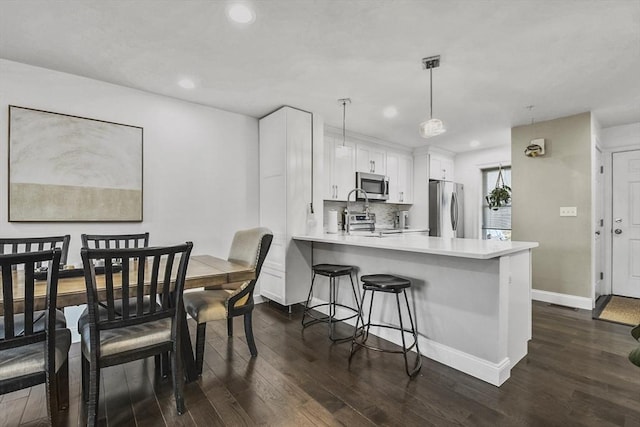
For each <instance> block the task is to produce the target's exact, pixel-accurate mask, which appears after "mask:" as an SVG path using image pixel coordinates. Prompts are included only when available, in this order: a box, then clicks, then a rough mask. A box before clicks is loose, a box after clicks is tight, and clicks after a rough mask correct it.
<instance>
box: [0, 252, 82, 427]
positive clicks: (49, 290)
mask: <svg viewBox="0 0 640 427" xmlns="http://www.w3.org/2000/svg"><path fill="white" fill-rule="evenodd" d="M61 257H62V249H60V248H55V249H50V250H44V251H31V252H18V253H12V254H2V255H0V277H1V280H2V302H3V311H4V312H3V315H2V318H1V319H0V394H5V393H10V392H13V391H16V390H20V389H23V388H27V387H32V386H34V385H37V384H41V383H45V384H46V392H47V397H48V405H47V413H48V416H49V422H50V423H52V424H55V422H56V419H57V413H58V410H59V409H64V408H66V407H67V406H68V402H69V389H68V384H69V382H68V369H69V368H68V351H69V347H70V345H71V333H70V331H69V330H68V329H57V326H58V325H59V324H60V319H58V316H61V315H62V314H61V312H59V311H58V310H56V299H57V292H58V271H59V269H58V268H57V266H58V265H59V264H60V260H61ZM42 264H47V266H48V267H49V268H48V272H47V278H46V281H44V282H39V281H37V280H36V275H35V273H36V268H37V267H36V266H38V265H42ZM39 286H45V288H46V297H45V301H46V302H45V304H46V306H45V309H44V310H39V311H36V308H37V307H36V305H35V302H34V300H35V294H36V291H35V288H36V287H39ZM17 300H19V301H20V307H19V309H16V308H15V307H14V306H15V305H16V301H17ZM64 323H65V322H64V318H63V319H62V324H64Z"/></svg>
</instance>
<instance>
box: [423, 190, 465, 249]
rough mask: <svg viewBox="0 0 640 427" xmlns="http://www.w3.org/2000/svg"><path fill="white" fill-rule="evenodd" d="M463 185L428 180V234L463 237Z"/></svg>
mask: <svg viewBox="0 0 640 427" xmlns="http://www.w3.org/2000/svg"><path fill="white" fill-rule="evenodd" d="M463 201H464V186H463V185H462V184H457V183H455V182H451V181H429V236H437V237H448V238H451V237H464V226H463V223H464V215H463V212H464V210H463Z"/></svg>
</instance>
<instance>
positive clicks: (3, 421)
mask: <svg viewBox="0 0 640 427" xmlns="http://www.w3.org/2000/svg"><path fill="white" fill-rule="evenodd" d="M27 390H29V389H27ZM27 400H29V394H28V393H27V395H26V396H22V397H19V398H12V399H10V400H5V401H3V402H0V426H16V425H18V424H20V420H21V419H22V413H23V412H24V408H25V406H26V404H27Z"/></svg>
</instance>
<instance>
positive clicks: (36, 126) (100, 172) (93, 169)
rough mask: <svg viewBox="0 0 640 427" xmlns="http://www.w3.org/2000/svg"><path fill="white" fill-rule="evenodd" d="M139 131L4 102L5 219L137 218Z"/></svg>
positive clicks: (139, 217) (139, 212)
mask: <svg viewBox="0 0 640 427" xmlns="http://www.w3.org/2000/svg"><path fill="white" fill-rule="evenodd" d="M142 143H143V129H142V128H141V127H138V126H129V125H123V124H118V123H111V122H106V121H102V120H95V119H89V118H84V117H76V116H70V115H66V114H59V113H53V112H49V111H41V110H35V109H31V108H24V107H17V106H13V105H10V106H9V221H10V222H39V221H62V222H82V221H131V222H136V221H137V222H140V221H142Z"/></svg>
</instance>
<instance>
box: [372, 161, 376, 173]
mask: <svg viewBox="0 0 640 427" xmlns="http://www.w3.org/2000/svg"><path fill="white" fill-rule="evenodd" d="M372 163H373V170H372V171H371V172H375V171H376V161H375V160H373V161H372Z"/></svg>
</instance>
